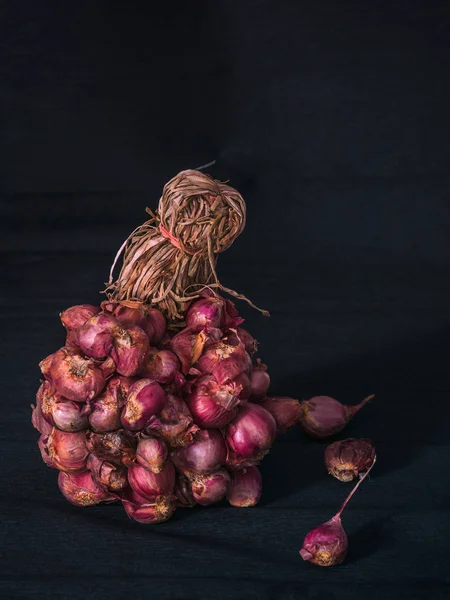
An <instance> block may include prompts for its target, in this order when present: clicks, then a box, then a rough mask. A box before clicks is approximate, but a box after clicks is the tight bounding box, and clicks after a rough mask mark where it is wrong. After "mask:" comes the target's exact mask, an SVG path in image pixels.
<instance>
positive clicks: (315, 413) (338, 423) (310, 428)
mask: <svg viewBox="0 0 450 600" xmlns="http://www.w3.org/2000/svg"><path fill="white" fill-rule="evenodd" d="M374 397H375V396H374V395H373V394H372V395H371V396H367V398H364V400H362V402H360V403H359V404H356V406H346V405H345V404H341V403H340V402H338V401H337V400H335V399H334V398H330V396H315V397H314V398H310V399H309V400H304V401H303V402H301V403H300V406H301V413H300V418H299V423H300V426H301V428H302V429H303V430H304V431H306V433H309V435H311V436H312V437H315V438H327V437H329V436H331V435H334V434H336V433H339V432H340V431H342V429H344V427H345V426H346V425H347V423H348V422H349V421H350V419H352V418H353V417H354V416H355V415H356V413H357V412H358V411H359V410H361V408H362V407H363V406H364V405H365V404H367V402H369V400H372V398H374Z"/></svg>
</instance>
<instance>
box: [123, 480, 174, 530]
mask: <svg viewBox="0 0 450 600" xmlns="http://www.w3.org/2000/svg"><path fill="white" fill-rule="evenodd" d="M121 500H122V504H123V507H124V509H125V512H126V513H127V515H128V516H129V517H130V519H133V520H134V521H137V522H138V523H143V524H144V525H149V524H150V523H162V522H163V521H167V519H170V517H171V516H172V514H173V513H174V511H175V497H174V496H173V495H171V494H170V495H168V496H158V497H157V498H154V499H152V500H149V499H147V498H144V497H143V496H141V495H140V494H138V493H137V492H135V491H134V490H133V489H132V488H127V489H126V490H125V492H124V493H123V494H121Z"/></svg>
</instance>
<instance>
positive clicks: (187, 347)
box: [170, 328, 207, 375]
mask: <svg viewBox="0 0 450 600" xmlns="http://www.w3.org/2000/svg"><path fill="white" fill-rule="evenodd" d="M206 340H207V337H206V335H205V333H203V331H200V332H198V333H197V332H195V331H192V330H191V329H189V328H186V329H183V330H181V331H180V332H179V333H177V334H176V335H174V336H173V338H172V339H171V340H170V348H171V350H172V351H173V352H174V353H175V354H176V355H177V356H178V358H179V359H180V361H181V372H182V373H183V375H187V374H188V373H189V370H190V368H191V367H192V365H193V364H195V363H196V362H197V360H198V359H199V358H200V356H201V354H202V352H203V348H204V347H205V343H206Z"/></svg>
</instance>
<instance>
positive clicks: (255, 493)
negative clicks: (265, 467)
mask: <svg viewBox="0 0 450 600" xmlns="http://www.w3.org/2000/svg"><path fill="white" fill-rule="evenodd" d="M261 492H262V477H261V473H260V471H259V469H258V467H245V468H244V469H241V470H238V471H233V472H232V473H231V483H230V488H229V490H228V494H227V500H228V502H229V503H230V504H231V506H237V507H239V508H244V507H248V506H255V504H258V502H259V500H260V498H261Z"/></svg>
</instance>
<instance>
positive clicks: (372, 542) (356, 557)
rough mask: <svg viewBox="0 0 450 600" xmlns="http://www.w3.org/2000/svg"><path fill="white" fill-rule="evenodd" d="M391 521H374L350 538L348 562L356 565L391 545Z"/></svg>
mask: <svg viewBox="0 0 450 600" xmlns="http://www.w3.org/2000/svg"><path fill="white" fill-rule="evenodd" d="M388 527H389V519H386V518H378V519H372V520H371V521H369V522H368V523H366V524H365V525H363V526H362V527H360V528H359V529H358V530H357V531H356V532H355V533H353V534H350V535H349V536H348V556H347V559H346V562H347V563H348V564H355V563H357V562H359V561H361V560H363V559H364V558H366V557H368V556H370V555H372V554H375V553H376V552H378V550H380V549H381V548H382V547H383V546H386V545H387V544H388V543H389V540H390V535H389V531H388Z"/></svg>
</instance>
